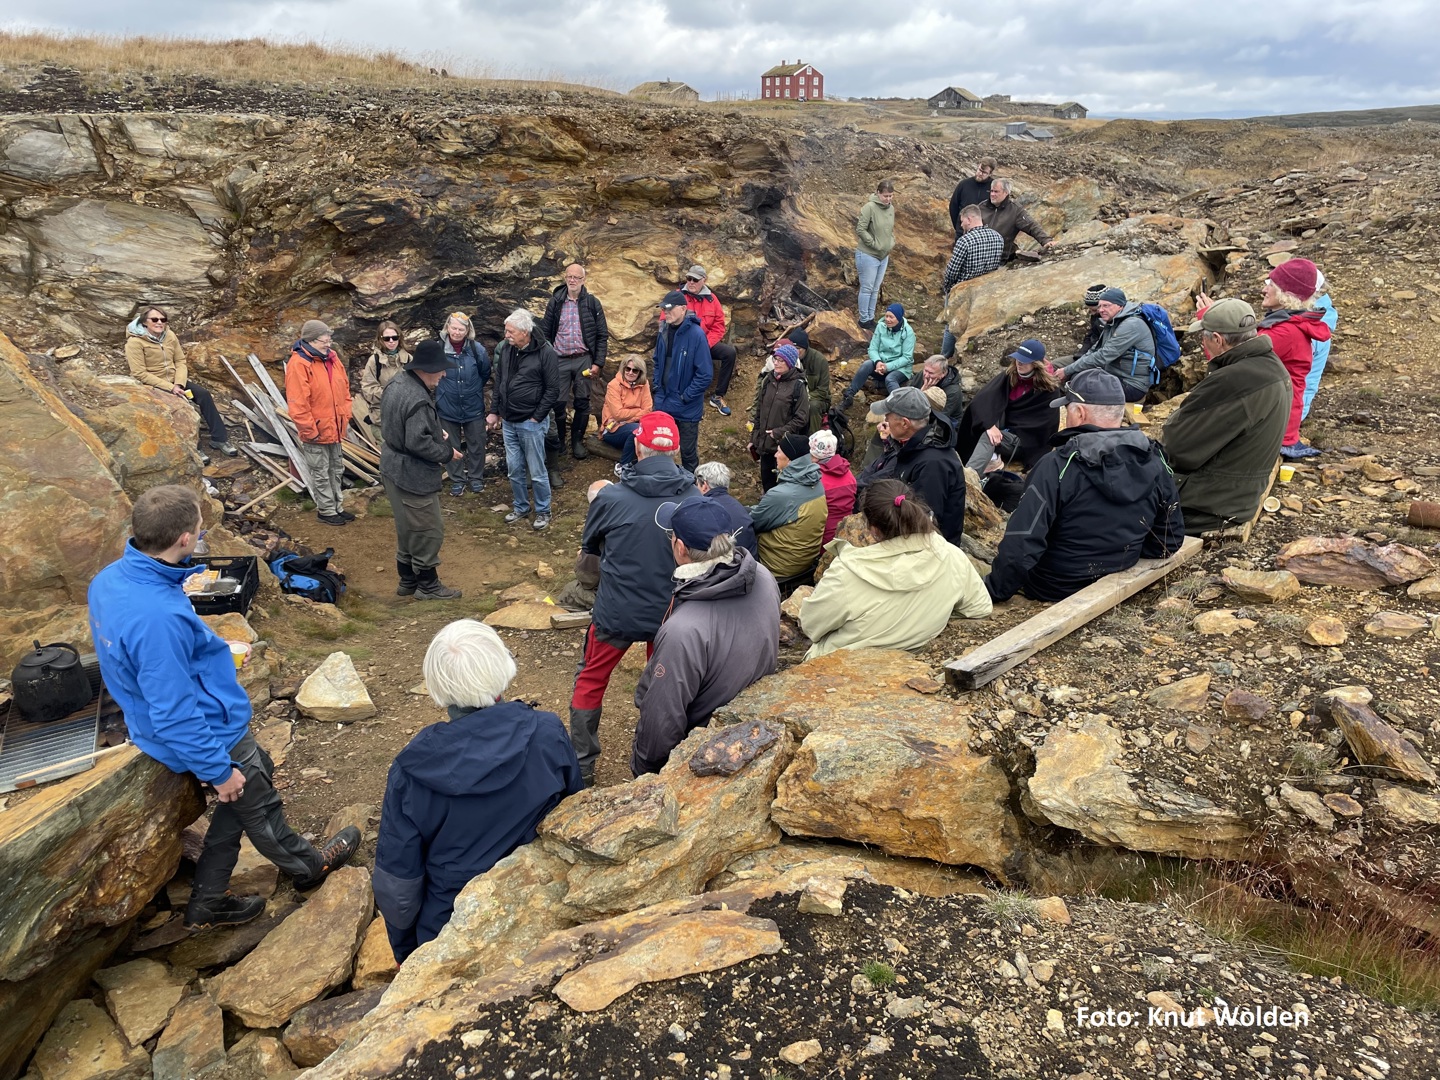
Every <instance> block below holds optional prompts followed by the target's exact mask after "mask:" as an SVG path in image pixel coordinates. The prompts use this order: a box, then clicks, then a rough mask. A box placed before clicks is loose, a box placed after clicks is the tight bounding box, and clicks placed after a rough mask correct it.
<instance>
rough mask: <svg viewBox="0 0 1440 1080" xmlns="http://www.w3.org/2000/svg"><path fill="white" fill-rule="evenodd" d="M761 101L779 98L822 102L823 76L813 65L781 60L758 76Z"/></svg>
mask: <svg viewBox="0 0 1440 1080" xmlns="http://www.w3.org/2000/svg"><path fill="white" fill-rule="evenodd" d="M760 98H761V100H765V99H770V100H773V99H775V98H779V99H780V100H782V101H784V100H789V101H824V100H825V76H824V75H821V74H820V72H818V71H816V70H815V67H814V65H813V64H807V63H805V61H803V60H796V61H795V62H794V63H793V64H791V63H789V62H788V61H785V60H781V61H780V63H778V64H776V65H775V66H774V67H772V68H771V69H770V70H769V71H767V72H765V74H764V75H761V76H760Z"/></svg>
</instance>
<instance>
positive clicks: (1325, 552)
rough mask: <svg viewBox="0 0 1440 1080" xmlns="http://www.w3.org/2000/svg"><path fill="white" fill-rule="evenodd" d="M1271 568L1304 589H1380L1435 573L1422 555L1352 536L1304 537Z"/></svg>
mask: <svg viewBox="0 0 1440 1080" xmlns="http://www.w3.org/2000/svg"><path fill="white" fill-rule="evenodd" d="M1275 565H1276V566H1278V567H1281V568H1282V569H1285V570H1289V571H1290V572H1291V573H1293V574H1294V575H1295V576H1296V577H1297V578H1299V579H1300V580H1301V581H1303V582H1305V583H1306V584H1307V585H1339V586H1341V587H1343V588H1346V589H1357V590H1362V591H1363V590H1366V589H1383V588H1385V586H1387V585H1404V584H1406V583H1407V582H1411V581H1416V580H1418V579H1419V578H1423V577H1426V576H1428V575H1430V574H1433V573H1434V572H1435V564H1434V563H1433V562H1432V561H1431V560H1430V559H1429V558H1428V557H1427V556H1426V555H1424V554H1423V553H1421V552H1419V551H1416V550H1415V549H1414V548H1412V547H1406V546H1405V545H1404V544H1386V545H1384V546H1383V547H1376V546H1374V545H1373V544H1367V543H1365V541H1363V540H1357V539H1356V538H1355V537H1353V536H1344V537H1324V536H1307V537H1305V538H1304V539H1302V540H1296V541H1294V542H1292V543H1289V544H1286V545H1285V546H1284V547H1283V548H1281V549H1280V551H1279V553H1278V554H1277V555H1276V556H1275Z"/></svg>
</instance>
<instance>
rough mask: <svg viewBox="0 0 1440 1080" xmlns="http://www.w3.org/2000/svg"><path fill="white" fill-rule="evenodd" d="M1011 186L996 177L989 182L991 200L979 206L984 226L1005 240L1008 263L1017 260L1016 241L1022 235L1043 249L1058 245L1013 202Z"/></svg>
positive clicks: (1027, 213)
mask: <svg viewBox="0 0 1440 1080" xmlns="http://www.w3.org/2000/svg"><path fill="white" fill-rule="evenodd" d="M1012 186H1013V185H1012V184H1011V183H1010V181H1009V180H1006V179H1004V178H1002V177H996V178H995V179H994V180H992V181H991V182H990V198H988V199H986V200H985V202H984V203H982V204H981V206H980V216H981V218H983V219H984V222H985V224H986V225H989V226H990V228H992V229H994V230H995V231H996V232H998V233H999V234H1000V235H1001V236H1003V237H1004V238H1005V256H1004V258H1005V261H1006V262H1009V261H1010V260H1011V259H1013V258H1014V257H1015V237H1017V236H1018V235H1020V234H1021V233H1022V232H1023V233H1024V234H1025V235H1026V236H1029V237H1032V238H1033V239H1034V240H1035V241H1036V242H1038V243H1039V245H1040V246H1041V247H1042V248H1050V247H1052V246H1053V245H1054V243H1055V241H1054V240H1053V239H1051V237H1050V234H1049V233H1047V232H1046V231H1045V230H1044V229H1042V228H1041V227H1040V223H1039V222H1038V221H1036V220H1035V219H1034V218H1033V217H1031V216H1030V211H1028V210H1026V209H1025V208H1024V207H1023V206H1021V205H1020V204H1019V203H1018V202H1015V201H1014V200H1013V199H1011V198H1010V189H1011V187H1012Z"/></svg>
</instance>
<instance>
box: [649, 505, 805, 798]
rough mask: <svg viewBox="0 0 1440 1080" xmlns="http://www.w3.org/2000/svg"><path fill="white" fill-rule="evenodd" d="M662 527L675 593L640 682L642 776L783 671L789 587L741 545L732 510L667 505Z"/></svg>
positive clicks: (658, 516)
mask: <svg viewBox="0 0 1440 1080" xmlns="http://www.w3.org/2000/svg"><path fill="white" fill-rule="evenodd" d="M655 524H656V525H658V526H659V527H660V528H661V529H663V530H665V533H666V535H667V537H668V538H669V541H670V553H671V555H672V556H673V557H674V559H675V572H674V575H673V577H674V582H675V584H674V590H673V592H672V594H671V599H670V607H669V608H668V610H667V611H666V613H665V621H664V622H663V623H661V624H660V632H659V633H658V634H656V635H655V651H654V652H653V653H652V654H651V656H650V660H649V663H647V664H646V665H645V673H644V674H643V675H641V676H640V682H639V683H638V684H637V685H636V687H635V707H636V708H637V709H639V710H640V718H639V720H638V721H637V722H636V724H635V740H634V743H633V744H632V747H631V750H630V771H631V772H632V773H634V775H636V776H641V775H643V774H644V773H652V772H659V771H660V770H661V768H663V767H664V765H665V762H666V760H668V759H669V757H670V751H671V750H673V749H675V747H676V746H678V745H679V744H680V742H681V741H682V740H683V739H684V738H685V736H686V735H688V734H689V733H690V732H691V731H693V730H694V729H695V728H697V727H703V726H705V725H706V724H708V723H709V722H710V716H711V714H712V713H714V711H715V710H716V709H718V708H720V707H721V706H722V705H726V704H728V703H729V701H730V699H731V698H733V697H734V696H735V695H736V694H738V693H740V691H742V690H744V689H745V688H746V687H747V686H749V685H750V684H751V683H753V682H755V681H756V680H757V679H761V678H764V677H765V676H766V675H773V674H774V673H775V663H776V658H777V655H778V651H779V644H780V589H779V586H777V585H776V583H775V578H774V576H773V575H772V574H771V573H770V571H769V570H767V569H766V568H765V567H764V566H761V565H760V563H759V562H757V561H756V560H755V557H754V556H753V555H751V554H750V553H749V552H748V551H746V550H745V549H744V548H739V547H736V546H735V539H734V536H733V535H732V533H731V522H730V515H729V514H727V513H726V512H725V508H724V507H722V506H721V505H720V504H719V503H717V502H715V501H714V500H713V499H708V498H705V497H703V496H697V497H695V498H690V499H686V500H684V501H683V502H679V503H666V504H664V505H663V506H661V507H660V509H659V510H658V511H656V513H655Z"/></svg>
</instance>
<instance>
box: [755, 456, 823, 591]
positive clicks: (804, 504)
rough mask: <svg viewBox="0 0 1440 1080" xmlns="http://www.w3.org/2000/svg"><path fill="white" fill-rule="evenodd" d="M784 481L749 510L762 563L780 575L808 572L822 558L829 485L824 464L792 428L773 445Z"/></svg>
mask: <svg viewBox="0 0 1440 1080" xmlns="http://www.w3.org/2000/svg"><path fill="white" fill-rule="evenodd" d="M775 463H776V464H777V465H778V466H779V467H780V480H779V483H777V484H776V485H775V486H774V487H772V488H771V489H770V490H769V491H767V492H765V494H764V496H763V497H762V498H761V499H760V501H759V502H758V503H756V504H755V505H754V506H752V507H751V508H750V519H751V521H753V522H754V523H755V535H756V537H757V538H758V539H759V544H760V561H761V562H762V563H764V564H765V566H766V568H767V569H769V571H770V572H771V573H772V574H774V575H775V576H776V577H777V578H781V579H784V578H791V577H796V576H798V575H801V574H804V573H805V572H806V571H807V570H809V569H810V567H812V566H813V565H814V564H815V560H816V559H818V558H819V557H820V541H821V539H822V538H823V537H824V535H825V518H826V516H827V513H828V509H827V506H826V503H825V488H824V486H823V485H822V484H821V483H820V466H819V465H816V464H815V462H814V461H812V460H811V459H810V443H809V441H808V440H807V439H806V438H805V436H804V435H799V434H796V433H794V432H791V433H790V434H787V435H785V436H784V437H783V438H781V439H780V442H779V445H778V446H777V447H776V449H775Z"/></svg>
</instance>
